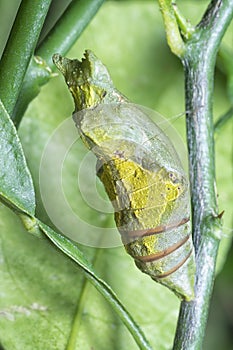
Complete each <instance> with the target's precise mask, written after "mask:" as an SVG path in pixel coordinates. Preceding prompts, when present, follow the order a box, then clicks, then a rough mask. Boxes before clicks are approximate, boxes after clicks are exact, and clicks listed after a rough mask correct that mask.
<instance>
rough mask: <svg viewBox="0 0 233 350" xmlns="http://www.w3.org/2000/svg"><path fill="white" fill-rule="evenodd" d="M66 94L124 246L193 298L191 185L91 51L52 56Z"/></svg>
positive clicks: (162, 139)
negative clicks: (79, 55)
mask: <svg viewBox="0 0 233 350" xmlns="http://www.w3.org/2000/svg"><path fill="white" fill-rule="evenodd" d="M53 60H54V63H55V64H56V66H57V67H58V68H59V70H60V71H61V72H62V74H63V75H64V77H65V80H66V83H67V85H68V87H69V90H70V91H71V93H72V95H73V98H74V102H75V111H74V114H73V118H74V121H75V123H76V126H77V128H78V130H79V132H80V135H81V138H82V140H83V142H84V143H85V145H86V146H87V147H88V148H89V149H91V150H92V151H93V153H94V154H95V155H96V157H97V159H98V162H97V168H98V169H97V170H98V171H97V175H98V176H99V178H100V180H101V181H102V182H103V184H104V186H105V189H106V192H107V193H108V196H109V198H110V200H111V201H112V204H113V207H114V211H115V221H116V225H117V227H118V230H119V232H120V234H121V238H122V242H123V244H124V246H125V248H126V251H127V252H128V253H129V254H130V255H131V256H132V257H133V258H134V260H135V263H136V265H137V267H138V268H139V269H140V270H142V271H143V272H145V273H146V274H148V275H150V276H151V278H152V279H153V280H155V281H157V282H159V283H161V284H163V285H165V286H167V287H168V288H170V289H171V290H172V291H173V292H175V294H177V295H178V296H179V297H180V298H182V299H185V300H187V301H190V300H192V299H193V298H194V276H195V260H194V250H193V244H192V237H191V228H190V207H189V188H188V181H187V178H186V175H185V173H184V171H183V168H182V165H181V162H180V159H179V157H178V155H177V153H176V151H175V149H174V147H173V145H172V143H171V142H170V140H169V139H168V137H167V136H166V135H165V133H164V132H162V130H161V129H160V128H159V127H158V126H157V125H156V124H155V123H153V122H152V121H151V119H149V118H148V116H147V115H146V113H145V110H143V108H140V106H136V105H134V104H131V103H130V102H129V101H128V100H127V98H125V97H124V96H123V95H122V94H121V93H120V92H119V91H117V90H116V89H115V88H114V86H113V83H112V81H111V78H110V76H109V73H108V71H107V69H106V67H105V66H104V65H103V64H102V62H101V61H100V60H99V59H98V58H97V57H96V56H95V55H94V54H93V53H92V52H91V51H86V52H85V56H84V58H83V59H82V61H79V60H76V59H75V60H70V59H68V58H65V57H61V56H60V55H58V54H56V55H54V57H53Z"/></svg>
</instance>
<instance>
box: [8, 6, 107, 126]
mask: <svg viewBox="0 0 233 350" xmlns="http://www.w3.org/2000/svg"><path fill="white" fill-rule="evenodd" d="M103 3H104V0H74V1H72V2H71V3H70V5H69V6H68V7H67V9H66V10H65V12H64V13H63V14H62V16H61V18H60V19H59V20H58V21H57V23H56V24H55V26H54V27H53V28H52V29H51V31H50V32H49V33H48V34H47V36H46V37H45V39H44V40H43V42H42V43H41V44H40V46H39V47H38V48H37V49H36V53H35V54H36V55H37V56H40V57H41V58H42V59H43V61H44V63H43V66H41V67H40V66H38V65H35V62H33V61H32V62H31V63H30V65H29V67H28V70H27V73H26V76H25V80H24V83H23V86H22V90H21V92H20V95H19V98H18V101H17V104H16V106H15V109H14V111H13V114H12V119H13V120H14V123H15V124H16V125H17V126H18V125H19V123H20V121H21V119H22V117H23V115H24V113H25V111H26V109H27V106H28V105H29V103H30V102H31V101H32V100H33V99H34V98H35V97H36V96H37V94H38V93H39V91H40V88H41V86H43V85H44V84H46V83H47V82H48V81H49V79H50V77H51V73H52V70H53V69H54V64H53V62H52V56H53V54H54V53H56V52H59V53H60V54H62V55H65V54H66V53H67V52H68V51H69V50H70V48H71V47H72V46H73V44H74V43H75V42H76V40H77V39H78V38H79V36H80V35H81V34H82V32H83V31H84V29H85V28H86V26H87V25H88V24H89V23H90V21H91V20H92V18H93V17H94V16H95V14H96V12H97V11H98V9H99V8H100V7H101V5H102V4H103ZM49 70H50V71H51V72H50V74H49ZM46 71H47V74H46Z"/></svg>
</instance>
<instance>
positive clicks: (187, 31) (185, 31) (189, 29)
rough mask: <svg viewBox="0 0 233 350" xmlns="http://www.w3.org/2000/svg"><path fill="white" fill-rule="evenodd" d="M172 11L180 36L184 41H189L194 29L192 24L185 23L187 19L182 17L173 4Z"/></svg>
mask: <svg viewBox="0 0 233 350" xmlns="http://www.w3.org/2000/svg"><path fill="white" fill-rule="evenodd" d="M173 9H174V13H175V16H176V20H177V23H178V24H179V27H180V30H181V32H182V35H183V36H184V37H185V39H190V38H191V36H192V34H193V32H194V30H195V28H194V27H193V26H192V24H191V23H190V22H189V21H187V19H186V18H185V17H184V16H183V14H182V13H181V12H180V10H179V8H178V6H177V5H176V4H175V3H174V2H173Z"/></svg>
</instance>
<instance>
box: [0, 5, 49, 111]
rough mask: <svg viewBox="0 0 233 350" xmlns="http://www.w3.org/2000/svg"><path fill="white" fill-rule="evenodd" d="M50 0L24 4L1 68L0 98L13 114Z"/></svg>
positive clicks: (21, 6)
mask: <svg viewBox="0 0 233 350" xmlns="http://www.w3.org/2000/svg"><path fill="white" fill-rule="evenodd" d="M51 1H52V0H36V1H32V0H23V1H22V2H21V4H20V7H19V10H18V13H17V16H16V19H15V22H14V25H13V27H12V30H11V33H10V36H9V39H8V41H7V44H6V47H5V49H4V52H3V56H2V59H1V64H0V97H1V99H2V102H3V104H4V105H5V108H6V110H7V112H8V113H9V115H11V114H12V112H13V109H14V106H15V103H16V101H17V98H18V95H19V92H20V89H21V85H22V82H23V79H24V76H25V73H26V70H27V67H28V65H29V62H30V59H31V57H32V54H33V52H34V49H35V47H36V43H37V40H38V37H39V35H40V31H41V28H42V25H43V23H44V20H45V17H46V14H47V12H48V9H49V6H50V3H51Z"/></svg>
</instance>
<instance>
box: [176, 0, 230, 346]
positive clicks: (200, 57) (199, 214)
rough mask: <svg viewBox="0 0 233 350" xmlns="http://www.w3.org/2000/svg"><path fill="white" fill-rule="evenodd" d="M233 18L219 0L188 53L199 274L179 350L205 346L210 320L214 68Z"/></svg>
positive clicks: (181, 323) (217, 228)
mask: <svg viewBox="0 0 233 350" xmlns="http://www.w3.org/2000/svg"><path fill="white" fill-rule="evenodd" d="M232 17H233V0H213V1H212V2H211V3H210V5H209V8H208V9H207V11H206V13H205V15H204V17H203V19H202V21H201V22H200V24H199V25H198V26H197V28H196V31H195V33H194V34H193V36H192V38H191V39H190V40H189V41H187V43H186V52H185V55H184V58H183V64H184V69H185V92H186V111H188V112H187V139H188V148H189V164H190V186H191V195H192V209H193V239H194V246H195V252H196V265H197V274H196V283H195V296H196V297H195V300H194V301H193V302H190V303H188V302H182V303H181V309H180V315H179V320H178V326H177V332H176V337H175V342H174V348H173V349H174V350H178V349H179V350H180V349H189V350H199V349H201V347H202V342H203V338H204V334H205V328H206V323H207V317H208V309H209V303H210V298H211V294H212V288H213V282H214V274H215V264H216V258H217V252H218V246H219V241H220V238H221V215H219V214H218V208H217V201H216V192H215V161H214V125H213V118H212V100H213V85H214V68H215V61H216V55H217V51H218V49H219V45H220V42H221V39H222V37H223V34H224V33H225V31H226V29H227V27H228V25H229V23H230V21H231V19H232Z"/></svg>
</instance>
